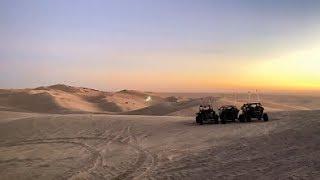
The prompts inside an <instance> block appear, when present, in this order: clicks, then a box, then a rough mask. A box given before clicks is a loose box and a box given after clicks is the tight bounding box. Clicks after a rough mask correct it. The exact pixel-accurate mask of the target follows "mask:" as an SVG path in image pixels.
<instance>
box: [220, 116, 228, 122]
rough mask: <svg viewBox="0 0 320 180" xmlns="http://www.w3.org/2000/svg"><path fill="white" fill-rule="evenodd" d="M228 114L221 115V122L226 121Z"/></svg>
mask: <svg viewBox="0 0 320 180" xmlns="http://www.w3.org/2000/svg"><path fill="white" fill-rule="evenodd" d="M226 119H227V118H226V115H225V114H223V115H222V117H221V124H225V123H226Z"/></svg>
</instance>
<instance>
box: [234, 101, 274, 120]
mask: <svg viewBox="0 0 320 180" xmlns="http://www.w3.org/2000/svg"><path fill="white" fill-rule="evenodd" d="M241 110H242V113H241V114H240V115H239V121H240V122H246V121H247V122H251V119H252V118H257V119H258V120H261V119H263V120H264V121H268V120H269V117H268V114H267V113H264V112H263V111H264V108H263V107H262V105H261V103H246V104H244V105H243V106H242V107H241Z"/></svg>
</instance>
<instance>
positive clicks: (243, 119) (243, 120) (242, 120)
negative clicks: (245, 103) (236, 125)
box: [239, 114, 245, 122]
mask: <svg viewBox="0 0 320 180" xmlns="http://www.w3.org/2000/svg"><path fill="white" fill-rule="evenodd" d="M239 121H240V122H245V117H244V114H240V115H239Z"/></svg>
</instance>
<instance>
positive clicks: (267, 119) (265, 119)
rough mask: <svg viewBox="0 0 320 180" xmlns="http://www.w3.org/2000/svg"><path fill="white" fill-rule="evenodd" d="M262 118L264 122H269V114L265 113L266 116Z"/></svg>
mask: <svg viewBox="0 0 320 180" xmlns="http://www.w3.org/2000/svg"><path fill="white" fill-rule="evenodd" d="M262 118H263V120H264V121H269V117H268V114H266V113H264V114H263V115H262Z"/></svg>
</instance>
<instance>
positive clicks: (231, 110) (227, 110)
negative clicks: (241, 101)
mask: <svg viewBox="0 0 320 180" xmlns="http://www.w3.org/2000/svg"><path fill="white" fill-rule="evenodd" d="M238 114H239V109H238V108H237V107H236V106H233V105H226V106H221V107H220V108H219V117H220V122H221V123H222V124H225V123H226V122H227V121H232V122H235V121H236V119H238Z"/></svg>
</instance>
